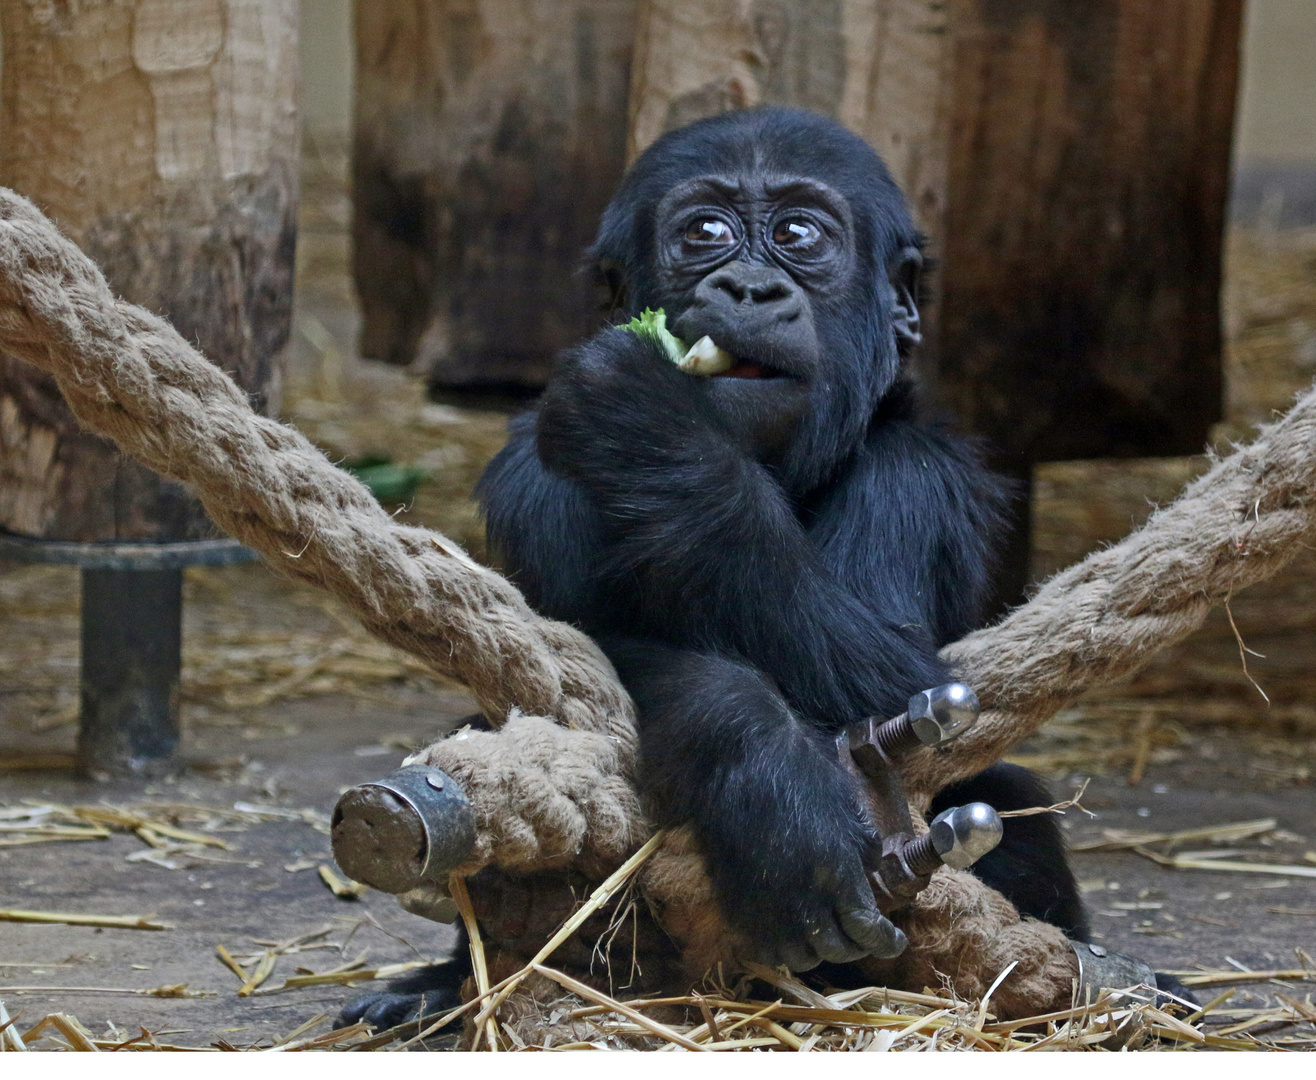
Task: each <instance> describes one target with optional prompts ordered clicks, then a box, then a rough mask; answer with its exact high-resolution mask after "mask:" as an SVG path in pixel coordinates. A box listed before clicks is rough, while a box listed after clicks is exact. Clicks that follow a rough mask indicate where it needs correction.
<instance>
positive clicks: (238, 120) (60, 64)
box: [0, 0, 297, 541]
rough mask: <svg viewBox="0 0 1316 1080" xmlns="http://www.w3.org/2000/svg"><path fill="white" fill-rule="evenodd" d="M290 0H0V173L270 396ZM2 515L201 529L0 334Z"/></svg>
mask: <svg viewBox="0 0 1316 1080" xmlns="http://www.w3.org/2000/svg"><path fill="white" fill-rule="evenodd" d="M296 26H297V4H296V0H136V2H133V0H107V2H104V3H99V4H83V5H64V4H30V3H23V2H20V0H0V32H2V33H3V40H4V68H3V82H2V83H0V131H2V132H3V137H0V184H4V185H5V186H8V187H11V188H13V189H14V190H16V191H20V192H22V193H24V194H26V195H28V196H30V197H31V198H33V199H34V200H36V202H37V203H38V204H39V205H41V207H42V208H43V209H44V210H45V211H46V212H47V213H49V214H50V215H51V217H52V218H54V219H55V220H56V221H58V222H59V224H60V227H61V228H62V229H63V230H64V231H65V232H66V233H67V234H68V235H69V236H71V237H72V238H73V239H74V240H75V241H76V242H77V243H78V244H79V246H81V247H82V249H83V250H84V251H86V252H87V253H88V254H89V255H90V256H91V257H92V258H93V259H95V260H96V262H97V263H99V265H100V266H101V267H102V268H103V269H104V271H105V274H106V277H107V278H108V279H109V282H110V285H111V287H112V288H113V289H114V290H115V291H116V292H117V293H119V294H120V295H122V296H123V297H125V298H126V299H128V300H130V301H132V302H134V303H138V304H141V305H143V306H145V307H147V308H149V309H151V310H152V311H155V312H158V313H160V314H161V315H164V316H165V317H167V318H168V319H169V320H170V321H171V322H172V323H173V324H174V326H176V327H177V328H178V330H179V332H180V333H182V334H183V335H184V336H185V337H187V338H188V339H189V340H192V341H195V342H197V343H198V344H199V346H200V347H201V349H202V350H204V352H205V353H206V355H207V356H209V357H210V359H211V360H213V361H214V362H215V363H217V364H218V365H220V366H221V367H222V368H223V369H224V370H225V371H227V372H228V373H230V374H231V375H233V376H234V378H235V379H236V380H237V381H238V383H239V385H241V386H242V387H243V389H244V390H246V391H247V392H248V393H249V394H250V395H251V397H252V400H253V403H254V404H255V405H256V407H257V408H258V409H260V410H261V411H264V412H270V411H272V410H273V409H274V408H276V407H277V390H278V377H277V369H278V364H279V356H280V353H281V350H282V349H283V346H284V344H285V343H286V341H287V337H288V331H289V326H290V320H291V313H292V270H293V245H294V239H295V217H294V215H295V210H296V197H297V128H296V111H295V88H296V77H297V52H296V43H297V40H296ZM0 528H3V529H7V530H9V531H11V532H16V533H22V534H25V535H28V536H36V537H41V538H46V539H61V540H78V541H103V540H150V541H164V540H179V539H189V538H193V537H196V536H201V535H205V534H207V533H208V532H209V525H208V523H207V521H206V518H205V515H204V513H203V512H202V511H201V508H200V504H199V503H197V502H196V500H195V499H193V498H192V497H191V496H190V495H189V494H188V493H187V492H186V491H185V489H184V488H182V487H181V486H180V485H179V484H177V483H175V482H173V481H169V480H164V479H162V478H160V477H159V476H157V475H156V474H155V473H153V472H151V471H150V470H148V469H146V468H144V467H143V466H141V465H138V464H136V463H135V462H131V461H129V460H127V459H125V458H123V457H121V456H120V454H119V453H118V451H116V450H115V449H114V448H113V446H112V445H111V444H110V443H108V442H106V441H104V440H102V439H99V438H97V437H95V436H93V435H90V434H88V433H86V432H84V431H82V430H81V429H80V428H79V427H78V425H77V422H76V421H75V420H74V418H73V415H72V414H71V413H70V412H69V410H68V407H67V406H66V405H65V404H64V401H63V399H62V398H61V397H60V395H59V392H58V390H57V389H56V388H55V384H54V381H53V380H52V379H50V378H49V377H48V376H45V375H43V374H41V373H39V372H37V371H36V370H35V369H33V368H31V367H29V366H27V365H26V364H22V363H19V362H18V361H16V360H15V359H13V358H12V357H8V356H5V355H4V354H3V353H0Z"/></svg>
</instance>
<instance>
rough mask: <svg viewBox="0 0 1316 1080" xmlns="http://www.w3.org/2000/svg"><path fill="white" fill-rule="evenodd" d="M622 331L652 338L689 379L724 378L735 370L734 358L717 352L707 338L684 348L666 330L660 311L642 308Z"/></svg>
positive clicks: (663, 313)
mask: <svg viewBox="0 0 1316 1080" xmlns="http://www.w3.org/2000/svg"><path fill="white" fill-rule="evenodd" d="M623 329H626V330H629V331H631V333H633V334H644V335H647V336H648V337H651V338H653V339H654V341H656V342H658V344H659V345H661V346H662V349H663V352H665V353H666V354H667V358H668V359H669V360H670V361H671V362H672V363H673V364H675V365H676V366H677V367H679V368H680V369H681V370H682V371H688V372H689V373H690V374H691V375H704V376H708V375H725V374H726V373H727V372H728V371H730V370H731V369H732V368H734V367H735V366H736V359H735V357H733V356H732V355H731V354H730V353H728V352H724V351H723V350H722V349H720V348H718V347H717V345H715V344H714V343H713V339H712V338H711V337H709V336H708V335H707V334H705V335H704V336H703V337H701V338H700V339H699V340H698V341H696V342H695V343H694V344H693V345H691V346H690V347H689V348H686V345H685V342H684V341H682V340H681V339H680V338H678V337H677V336H676V335H675V334H673V333H672V332H671V331H670V330H668V329H667V313H666V312H665V311H663V309H662V308H659V309H658V310H657V311H654V310H652V309H651V308H645V309H644V312H643V314H641V315H638V316H636V317H635V318H634V319H632V320H631V321H630V322H628V323H627V324H626V326H625V327H624V328H623Z"/></svg>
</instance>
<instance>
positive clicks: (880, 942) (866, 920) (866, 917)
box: [838, 906, 908, 960]
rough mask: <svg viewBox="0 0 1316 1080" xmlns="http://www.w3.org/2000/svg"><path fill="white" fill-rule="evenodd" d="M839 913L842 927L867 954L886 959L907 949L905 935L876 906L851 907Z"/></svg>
mask: <svg viewBox="0 0 1316 1080" xmlns="http://www.w3.org/2000/svg"><path fill="white" fill-rule="evenodd" d="M838 915H839V920H840V923H841V929H842V930H844V931H845V932H846V934H848V935H849V936H850V940H852V941H853V942H854V943H855V944H856V945H858V946H860V947H861V948H862V949H863V950H864V952H865V953H866V954H867V955H869V956H874V957H876V958H877V959H879V960H886V959H889V958H890V957H892V956H899V955H900V954H901V953H902V952H904V951H905V946H906V945H907V944H908V942H907V941H906V940H905V935H904V934H903V933H902V932H901V931H900V930H899V929H897V928H896V927H895V926H894V925H893V924H892V923H891V921H890V920H889V919H887V918H886V917H885V916H883V915H882V913H881V912H880V911H878V910H877V908H876V907H875V906H874V907H862V908H850V909H848V910H844V911H840V912H838Z"/></svg>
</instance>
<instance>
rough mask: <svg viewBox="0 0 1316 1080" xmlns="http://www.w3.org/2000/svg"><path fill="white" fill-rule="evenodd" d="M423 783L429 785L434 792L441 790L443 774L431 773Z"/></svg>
mask: <svg viewBox="0 0 1316 1080" xmlns="http://www.w3.org/2000/svg"><path fill="white" fill-rule="evenodd" d="M425 783H427V784H429V786H430V787H432V788H433V789H434V790H435V791H442V790H443V773H441V772H432V773H430V774H429V775H428V776H426V777H425Z"/></svg>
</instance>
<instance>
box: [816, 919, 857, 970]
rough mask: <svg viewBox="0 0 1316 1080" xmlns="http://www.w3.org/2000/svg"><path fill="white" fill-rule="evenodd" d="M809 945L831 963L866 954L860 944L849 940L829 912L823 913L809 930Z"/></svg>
mask: <svg viewBox="0 0 1316 1080" xmlns="http://www.w3.org/2000/svg"><path fill="white" fill-rule="evenodd" d="M809 946H810V948H812V949H813V951H814V952H816V953H817V954H818V956H819V957H821V958H822V959H823V960H826V961H827V962H828V963H832V964H848V963H851V962H852V961H855V960H858V959H859V958H860V957H861V956H865V955H867V954H866V951H865V949H864V948H863V946H862V945H857V944H855V942H853V941H851V940H850V938H849V937H848V936H847V935H846V933H845V932H844V931H843V930H842V929H841V928H840V927H839V926H837V925H836V920H835V919H834V918H833V917H832V916H831V914H830V913H827V914H824V915H823V917H822V919H821V920H820V921H819V922H818V924H817V925H816V926H814V927H813V928H812V929H811V930H810V931H809Z"/></svg>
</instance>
